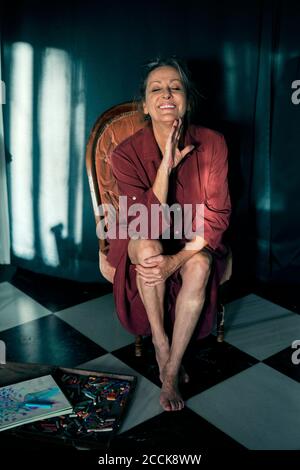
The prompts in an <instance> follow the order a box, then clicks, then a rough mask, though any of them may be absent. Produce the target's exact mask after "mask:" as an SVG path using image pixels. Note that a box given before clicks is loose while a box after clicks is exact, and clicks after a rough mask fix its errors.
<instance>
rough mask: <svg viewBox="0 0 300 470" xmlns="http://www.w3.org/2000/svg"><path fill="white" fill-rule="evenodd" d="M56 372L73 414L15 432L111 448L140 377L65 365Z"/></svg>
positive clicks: (54, 375)
mask: <svg viewBox="0 0 300 470" xmlns="http://www.w3.org/2000/svg"><path fill="white" fill-rule="evenodd" d="M52 375H53V377H54V379H55V380H56V382H57V384H58V385H59V386H60V387H61V389H62V391H63V392H64V393H65V395H66V397H67V398H68V399H69V401H70V403H71V404H72V406H73V412H72V414H69V415H63V416H59V417H55V418H50V419H45V420H42V421H36V422H34V423H30V424H26V425H23V426H20V427H18V428H15V430H14V432H15V433H16V434H17V435H19V436H22V437H30V438H32V437H34V436H35V437H38V438H39V439H43V440H44V439H46V440H47V441H48V442H49V441H52V442H56V443H60V444H66V445H73V446H75V447H79V448H87V449H96V448H98V449H99V448H107V447H108V445H109V442H110V440H111V439H112V437H113V435H114V434H115V433H116V432H117V430H118V429H119V427H120V425H121V422H122V421H123V418H124V415H125V412H126V411H127V409H128V406H129V403H130V400H131V398H132V394H133V391H134V389H135V386H136V377H135V376H131V375H118V374H112V373H108V372H95V371H87V370H79V369H68V368H61V367H58V368H55V369H54V370H53V371H52Z"/></svg>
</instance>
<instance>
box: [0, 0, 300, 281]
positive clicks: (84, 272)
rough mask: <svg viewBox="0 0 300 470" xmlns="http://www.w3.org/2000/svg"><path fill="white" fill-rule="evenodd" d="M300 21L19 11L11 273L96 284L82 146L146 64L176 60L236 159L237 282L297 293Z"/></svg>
mask: <svg viewBox="0 0 300 470" xmlns="http://www.w3.org/2000/svg"><path fill="white" fill-rule="evenodd" d="M299 21H300V4H298V2H293V1H287V2H281V1H274V2H271V1H250V0H249V1H248V0H245V1H243V2H237V1H225V2H219V1H216V0H211V1H210V2H206V1H200V0H199V1H192V0H186V1H185V2H180V3H178V4H176V3H175V2H174V1H170V0H167V1H164V2H159V1H157V0H153V1H151V2H150V1H149V2H143V1H140V2H134V1H127V2H123V1H120V0H117V1H114V2H102V1H99V2H96V1H83V0H82V1H75V2H72V3H69V2H65V3H63V2H61V3H58V2H55V1H54V2H51V3H49V4H45V3H42V2H34V1H24V2H18V3H16V2H15V3H13V2H12V3H11V2H10V4H9V5H7V8H6V11H5V14H4V17H3V18H2V52H3V57H2V61H3V62H2V63H3V75H4V76H3V77H2V78H3V79H4V81H5V83H6V85H7V104H6V105H5V109H4V118H5V143H6V149H7V161H8V169H9V175H10V207H11V216H12V238H13V254H14V257H13V261H14V262H15V263H17V264H18V265H20V266H25V267H28V268H29V269H32V270H34V271H38V272H44V273H49V274H53V275H56V276H62V277H67V278H74V279H79V280H83V281H92V280H101V278H100V276H99V273H98V266H97V239H96V234H95V226H94V219H93V214H92V206H91V201H90V194H89V188H88V182H87V178H86V174H85V167H84V145H85V143H86V141H87V138H88V135H89V132H90V130H91V128H92V126H93V124H94V122H95V120H96V118H97V117H98V116H99V114H101V113H102V112H103V111H104V110H106V109H107V108H109V107H111V106H113V105H115V104H117V103H120V102H124V101H127V100H130V99H132V98H134V97H135V96H136V94H137V91H138V84H139V77H140V70H141V65H142V64H143V63H144V62H146V61H147V60H148V59H151V58H153V57H156V56H157V55H160V54H162V55H170V54H176V55H178V56H181V57H183V58H184V59H185V60H186V61H187V63H188V65H189V67H190V69H191V71H192V75H193V76H194V79H195V81H196V83H197V85H198V88H199V90H200V92H201V93H202V95H203V99H202V104H201V107H200V109H199V115H198V118H197V120H198V122H199V123H201V124H203V125H205V126H208V127H212V128H214V129H217V130H219V131H221V132H223V133H224V134H225V137H226V139H227V142H228V145H229V150H230V153H229V165H230V186H231V194H232V200H233V206H234V210H233V216H232V224H231V228H230V232H229V235H230V239H231V243H232V246H233V251H234V259H235V265H234V269H235V273H236V275H237V276H241V277H244V278H245V279H247V277H249V276H250V277H251V276H252V277H254V276H255V277H257V278H258V279H262V280H277V281H280V282H291V283H293V282H297V280H298V278H299V271H300V250H299V247H300V232H299V228H300V227H299V217H298V214H299V213H300V201H299V197H298V187H299V183H298V181H299V176H298V175H299V169H300V168H299V166H300V164H299V149H298V135H299V131H298V129H299V124H300V105H296V104H293V103H292V100H291V95H292V91H293V90H292V89H291V84H292V82H293V81H294V80H297V79H298V80H300V67H299V64H300V61H299V56H300V51H299V49H300V33H299V29H300V28H299ZM22 51H23V52H22ZM22 54H23V55H24V57H25V59H24V60H23V59H22ZM28 67H30V73H28ZM23 73H24V78H23V77H22V74H23ZM26 77H27V78H26ZM28 77H29V78H28ZM25 79H26V80H27V81H28V80H30V83H29V84H27V85H26V84H25V85H24V82H25ZM22 87H23V88H22ZM23 89H24V91H22V92H20V91H19V92H18V90H23ZM57 90H58V91H57ZM52 97H53V99H52ZM23 100H24V102H23ZM29 101H30V102H31V106H30V113H28V110H27V108H26V106H27V107H28V106H29V104H28V103H29ZM12 103H13V104H12ZM24 103H25V104H24ZM26 103H27V104H26ZM25 108H26V109H25ZM53 108H54V109H53ZM48 109H50V111H49V112H48ZM19 120H20V122H19ZM29 121H31V124H32V125H31V126H28V125H27V124H28V122H29ZM20 123H21V124H20ZM24 136H25V137H26V139H27V141H26V142H28V141H30V145H27V144H26V143H24V138H25V137H24ZM64 139H65V140H64ZM45 142H46V144H45ZM24 145H25V147H24ZM26 145H27V147H26ZM45 145H46V149H45ZM22 148H23V149H27V150H26V152H27V153H26V152H25V151H24V153H23V151H22ZM51 152H53V162H52V163H53V164H52V165H51ZM25 154H26V155H27V158H29V157H28V155H31V160H30V161H31V165H30V166H29V167H28V165H27V166H26V165H25V167H24V165H23V164H22V163H21V162H24V161H25V156H24V155H25ZM56 159H57V160H56ZM56 161H57V163H56ZM60 165H62V166H60ZM22 172H25V173H26V175H25V173H22ZM28 172H30V177H29V176H28ZM22 175H24V180H23V179H22ZM14 181H18V185H17V187H16V183H15V182H14ZM29 186H30V189H29ZM23 193H24V198H23V201H22V200H21V202H18V201H17V199H18V197H19V198H20V199H22V197H21V194H23ZM16 194H17V195H16ZM26 195H27V196H26ZM64 195H65V196H64ZM26 197H27V199H28V201H27V206H26V204H25V203H24V201H25V198H26ZM14 198H15V199H16V201H15V202H14ZM59 200H60V201H61V206H62V207H64V210H62V207H60V204H59ZM22 203H24V204H25V206H24V207H25V208H26V207H28V210H29V213H28V216H27V215H26V210H24V208H23V210H22ZM18 208H19V209H18ZM43 208H44V209H43ZM55 211H56V212H55ZM24 212H25V214H24ZM52 212H53V214H52ZM55 213H56V215H55ZM59 214H61V215H59ZM29 215H30V217H29ZM22 225H24V232H25V233H23V235H24V236H23V237H22V233H21V230H22ZM30 230H31V231H32V233H31V234H30V233H29V232H30ZM26 240H27V241H26ZM23 243H24V246H23ZM23 248H24V249H23Z"/></svg>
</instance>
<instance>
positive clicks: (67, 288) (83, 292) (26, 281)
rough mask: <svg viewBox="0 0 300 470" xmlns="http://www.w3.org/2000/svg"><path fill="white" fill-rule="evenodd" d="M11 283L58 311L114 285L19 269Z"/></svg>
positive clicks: (108, 290) (48, 307)
mask: <svg viewBox="0 0 300 470" xmlns="http://www.w3.org/2000/svg"><path fill="white" fill-rule="evenodd" d="M11 284H12V285H14V286H15V287H17V288H18V289H20V290H21V291H23V292H25V294H27V295H29V296H30V297H32V298H33V299H34V300H36V301H37V302H38V303H40V304H41V305H43V306H44V307H46V308H47V309H48V310H50V311H51V312H57V311H59V310H63V309H65V308H68V307H72V306H74V305H78V304H80V303H82V302H86V301H87V300H91V299H95V298H97V297H101V296H102V295H105V294H108V293H110V292H112V285H111V284H110V283H108V282H105V283H100V282H99V283H83V282H82V283H81V282H76V281H71V280H67V279H60V278H54V277H51V276H46V275H43V274H37V273H33V272H30V271H27V270H25V269H18V270H17V272H16V273H15V275H14V276H13V277H12V279H11Z"/></svg>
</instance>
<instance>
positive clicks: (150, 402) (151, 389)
mask: <svg viewBox="0 0 300 470" xmlns="http://www.w3.org/2000/svg"><path fill="white" fill-rule="evenodd" d="M77 367H78V368H83V369H88V370H97V371H101V372H111V373H116V374H126V375H134V376H136V377H137V387H136V390H135V393H134V395H133V397H132V402H131V403H130V406H129V409H128V411H127V413H126V415H125V417H124V421H123V423H122V425H121V427H120V429H119V434H120V433H122V432H125V431H127V430H128V429H131V428H133V427H134V426H137V425H138V424H140V423H142V422H143V421H146V420H147V419H150V418H152V417H153V416H156V415H158V414H160V413H162V412H163V409H162V408H161V406H160V404H159V395H160V388H159V387H157V386H156V385H155V384H153V383H152V382H150V380H148V379H146V378H145V377H144V376H142V375H141V374H139V373H138V372H136V371H135V370H133V369H131V368H130V367H129V366H127V365H126V364H124V363H123V362H122V361H120V360H119V359H117V358H116V357H114V356H113V355H111V354H105V355H104V356H101V357H99V358H97V359H93V360H92V361H89V362H86V363H84V364H81V365H80V366H77Z"/></svg>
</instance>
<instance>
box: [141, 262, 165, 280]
mask: <svg viewBox="0 0 300 470" xmlns="http://www.w3.org/2000/svg"><path fill="white" fill-rule="evenodd" d="M135 270H136V271H137V273H139V274H140V275H141V276H144V277H146V278H151V279H161V274H160V270H159V269H158V268H144V267H143V266H141V265H138V266H136V267H135Z"/></svg>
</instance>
